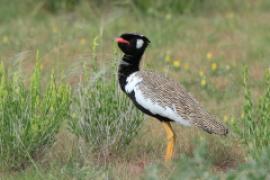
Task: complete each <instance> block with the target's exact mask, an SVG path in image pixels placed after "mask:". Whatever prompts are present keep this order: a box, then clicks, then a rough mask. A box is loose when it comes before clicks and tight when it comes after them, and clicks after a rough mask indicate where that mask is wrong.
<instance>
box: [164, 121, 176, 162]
mask: <svg viewBox="0 0 270 180" xmlns="http://www.w3.org/2000/svg"><path fill="white" fill-rule="evenodd" d="M162 124H163V126H164V128H165V131H166V135H167V148H166V154H165V158H164V159H165V161H169V160H171V159H172V156H173V150H174V143H175V133H174V131H173V129H172V126H171V123H169V122H162Z"/></svg>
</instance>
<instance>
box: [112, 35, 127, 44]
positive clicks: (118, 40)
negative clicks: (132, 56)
mask: <svg viewBox="0 0 270 180" xmlns="http://www.w3.org/2000/svg"><path fill="white" fill-rule="evenodd" d="M115 41H116V42H118V43H123V44H129V42H128V41H127V40H125V39H124V38H121V37H118V38H116V39H115Z"/></svg>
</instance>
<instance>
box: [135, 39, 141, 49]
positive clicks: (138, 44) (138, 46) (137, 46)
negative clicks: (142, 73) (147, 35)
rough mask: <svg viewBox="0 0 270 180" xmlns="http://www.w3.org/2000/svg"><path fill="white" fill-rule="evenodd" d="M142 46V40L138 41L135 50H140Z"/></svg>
mask: <svg viewBox="0 0 270 180" xmlns="http://www.w3.org/2000/svg"><path fill="white" fill-rule="evenodd" d="M142 46H143V40H142V39H138V40H137V42H136V48H137V49H140V48H141V47H142Z"/></svg>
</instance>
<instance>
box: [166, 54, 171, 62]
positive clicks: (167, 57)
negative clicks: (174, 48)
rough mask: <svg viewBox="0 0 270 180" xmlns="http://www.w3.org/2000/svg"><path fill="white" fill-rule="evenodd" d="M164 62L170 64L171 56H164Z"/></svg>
mask: <svg viewBox="0 0 270 180" xmlns="http://www.w3.org/2000/svg"><path fill="white" fill-rule="evenodd" d="M165 61H166V62H170V61H171V56H170V55H169V54H166V56H165Z"/></svg>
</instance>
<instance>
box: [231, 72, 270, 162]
mask: <svg viewBox="0 0 270 180" xmlns="http://www.w3.org/2000/svg"><path fill="white" fill-rule="evenodd" d="M264 82H265V87H266V89H265V93H264V94H263V95H262V96H261V97H259V98H258V101H256V102H254V101H253V99H252V94H251V92H250V88H249V86H248V71H247V68H246V69H245V70H244V93H245V99H244V107H243V116H242V120H241V123H240V124H235V126H234V127H235V129H236V132H237V133H238V134H239V135H240V137H241V139H242V140H243V142H244V143H245V144H247V145H248V147H249V150H250V152H251V154H252V155H253V156H255V157H259V155H260V153H261V152H262V149H263V148H264V147H266V146H267V145H268V144H269V139H270V125H269V123H270V73H269V72H267V73H266V76H265V79H264Z"/></svg>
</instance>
